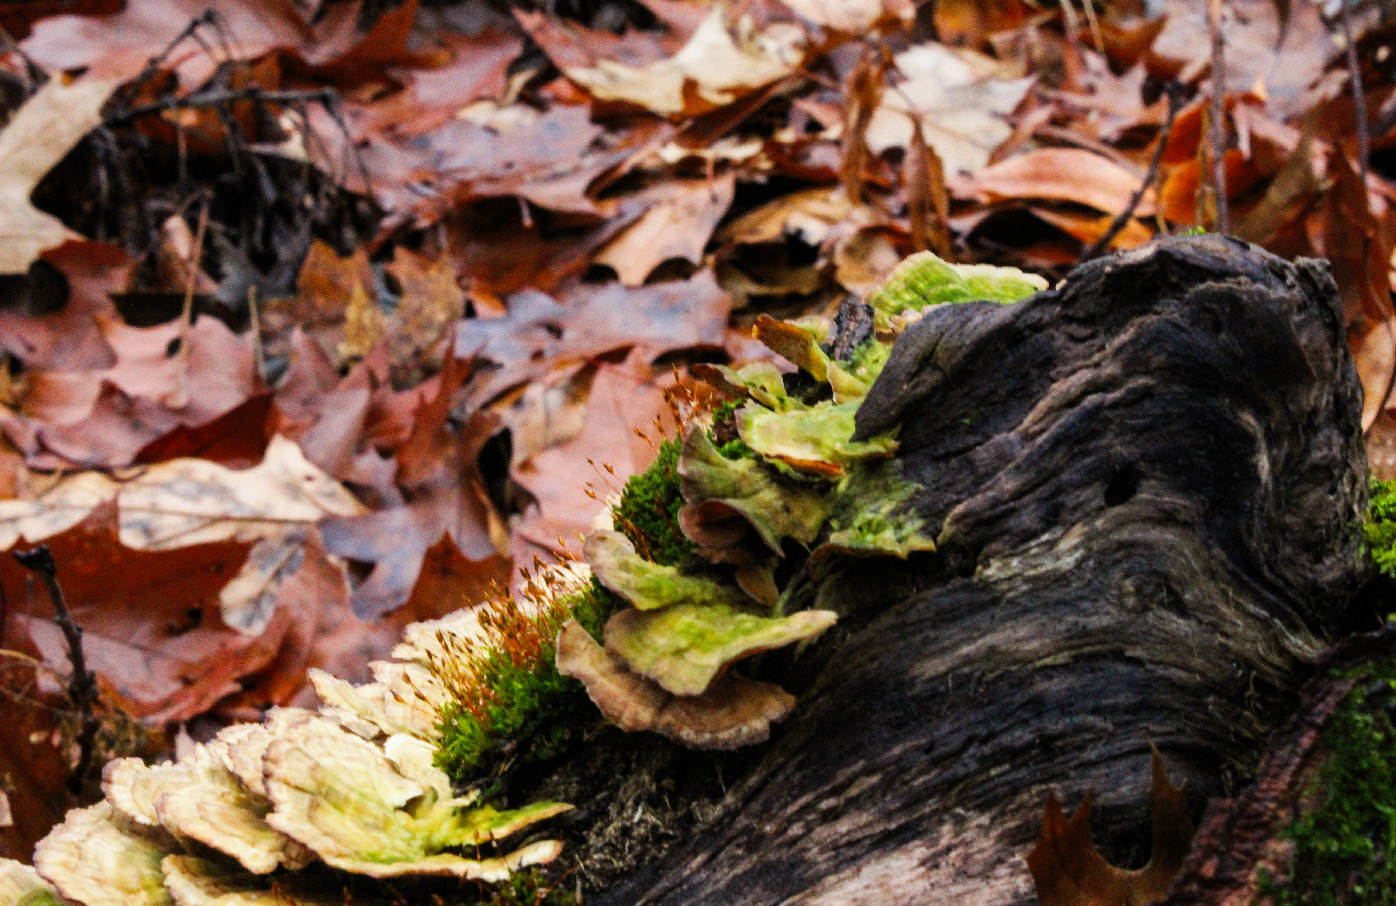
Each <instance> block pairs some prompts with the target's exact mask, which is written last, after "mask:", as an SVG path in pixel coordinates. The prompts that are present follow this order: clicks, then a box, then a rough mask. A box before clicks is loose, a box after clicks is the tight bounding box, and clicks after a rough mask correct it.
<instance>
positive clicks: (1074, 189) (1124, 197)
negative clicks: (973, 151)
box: [949, 148, 1154, 217]
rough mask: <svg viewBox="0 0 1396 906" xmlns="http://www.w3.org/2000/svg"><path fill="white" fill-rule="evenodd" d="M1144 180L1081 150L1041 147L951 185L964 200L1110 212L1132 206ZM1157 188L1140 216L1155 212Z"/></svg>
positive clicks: (1142, 206) (1143, 202) (1146, 197)
mask: <svg viewBox="0 0 1396 906" xmlns="http://www.w3.org/2000/svg"><path fill="white" fill-rule="evenodd" d="M1140 182H1141V180H1140V179H1139V177H1137V176H1134V175H1133V174H1131V173H1130V172H1129V171H1127V170H1125V169H1124V168H1123V167H1121V166H1120V165H1119V164H1117V163H1115V162H1113V161H1111V160H1109V159H1107V158H1105V157H1102V156H1101V155H1099V154H1095V153H1092V152H1090V151H1085V150H1082V149H1080V148H1039V149H1038V150H1036V151H1029V152H1027V153H1026V154H1018V155H1015V156H1014V157H1010V158H1009V159H1008V160H1005V161H1003V162H1001V163H997V164H994V165H993V166H990V167H986V168H985V169H983V170H981V171H980V172H979V173H977V174H976V175H974V176H973V177H962V178H959V179H952V180H950V181H949V184H950V189H951V191H952V192H954V193H955V194H956V195H958V196H960V197H962V198H974V199H977V200H979V201H981V202H993V201H1002V200H1013V199H1025V198H1041V199H1050V200H1054V201H1073V202H1076V203H1077V204H1083V205H1086V206H1087V207H1092V208H1095V209H1096V210H1097V211H1103V212H1105V213H1107V214H1118V213H1120V212H1121V211H1123V210H1125V208H1127V207H1128V206H1129V202H1130V199H1131V198H1133V197H1134V193H1135V192H1136V191H1138V190H1139V184H1140ZM1153 194H1154V193H1153V190H1152V189H1151V190H1149V191H1148V192H1145V193H1144V198H1143V199H1142V200H1141V201H1140V202H1139V205H1138V207H1136V208H1135V214H1136V215H1138V216H1140V217H1148V216H1150V215H1152V214H1153V213H1154V198H1153Z"/></svg>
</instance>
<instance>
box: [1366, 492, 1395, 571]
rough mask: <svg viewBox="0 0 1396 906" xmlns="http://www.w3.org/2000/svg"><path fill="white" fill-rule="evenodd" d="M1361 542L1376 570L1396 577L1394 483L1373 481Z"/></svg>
mask: <svg viewBox="0 0 1396 906" xmlns="http://www.w3.org/2000/svg"><path fill="white" fill-rule="evenodd" d="M1362 540H1363V541H1365V542H1366V544H1367V553H1368V555H1369V556H1370V557H1371V558H1372V562H1373V563H1375V564H1376V565H1377V569H1379V570H1381V571H1382V573H1383V574H1384V575H1387V576H1390V577H1392V578H1396V481H1377V480H1376V479H1375V478H1374V479H1372V493H1371V496H1370V497H1369V498H1368V501H1367V521H1366V522H1365V523H1364V524H1363V526H1362Z"/></svg>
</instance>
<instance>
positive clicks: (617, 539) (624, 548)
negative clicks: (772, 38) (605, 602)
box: [585, 529, 751, 610]
mask: <svg viewBox="0 0 1396 906" xmlns="http://www.w3.org/2000/svg"><path fill="white" fill-rule="evenodd" d="M585 555H586V559H587V563H589V564H590V565H591V568H592V571H593V572H595V573H596V578H597V579H599V580H601V584H602V585H604V586H606V588H608V589H610V591H612V592H614V593H615V594H617V595H619V596H620V597H621V598H623V599H625V600H626V601H628V602H630V603H631V604H633V605H635V606H636V607H638V608H639V609H641V610H654V609H656V608H660V607H667V606H669V605H671V604H677V603H679V602H687V603H689V604H693V605H698V606H704V605H716V606H723V607H744V606H747V605H749V604H750V603H751V602H750V601H749V600H748V599H747V596H746V595H744V594H742V592H740V591H739V590H737V589H735V588H731V587H730V586H726V585H719V584H718V583H716V582H714V581H712V580H711V579H705V578H702V577H699V576H686V575H683V574H682V573H680V572H679V570H678V569H676V568H675V567H672V566H660V565H658V564H655V563H651V562H650V561H649V560H646V559H645V558H644V557H641V556H640V555H639V554H637V553H636V552H635V546H634V545H633V544H631V543H630V539H628V538H626V537H625V536H624V535H622V534H621V533H620V532H608V531H606V530H604V529H597V530H596V531H594V532H592V533H591V534H590V535H588V536H587V540H586V548H585Z"/></svg>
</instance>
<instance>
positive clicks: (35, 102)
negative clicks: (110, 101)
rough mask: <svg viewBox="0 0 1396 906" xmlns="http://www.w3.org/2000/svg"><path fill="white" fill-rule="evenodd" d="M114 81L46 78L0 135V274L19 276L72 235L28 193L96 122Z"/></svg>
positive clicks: (92, 76) (96, 77)
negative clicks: (0, 165) (0, 175)
mask: <svg viewBox="0 0 1396 906" xmlns="http://www.w3.org/2000/svg"><path fill="white" fill-rule="evenodd" d="M118 81H119V80H115V79H112V78H109V77H103V76H100V75H97V74H94V73H89V74H87V75H85V76H83V77H81V78H78V79H75V80H69V79H67V78H66V77H62V76H60V77H57V78H53V79H50V80H49V81H48V83H47V84H45V85H44V86H43V87H42V88H40V89H39V90H38V91H37V92H35V94H34V96H33V97H31V98H29V100H27V101H25V102H24V105H23V106H21V107H20V108H19V110H17V111H16V112H15V113H14V115H13V116H12V117H11V118H10V121H9V123H8V125H6V126H5V128H4V130H3V131H0V160H4V161H5V170H4V179H3V180H0V274H22V273H24V272H25V271H26V270H28V268H29V264H30V262H32V261H33V260H34V259H35V258H37V257H38V256H39V253H40V252H43V251H45V250H47V249H51V248H56V247H57V246H60V245H62V244H63V243H64V242H66V241H68V240H69V239H79V238H81V237H79V236H77V235H76V234H74V233H73V232H72V231H71V230H69V229H68V228H67V227H66V226H64V225H63V223H62V222H61V221H60V220H59V219H58V218H57V217H54V216H53V215H52V214H45V213H44V212H42V211H40V210H39V209H38V208H36V207H34V205H33V204H32V203H31V202H30V201H29V195H30V193H32V192H33V191H34V188H35V187H36V186H38V184H39V181H40V180H41V179H43V178H44V176H45V175H46V174H47V173H48V171H49V170H51V169H52V168H53V167H54V165H55V164H57V163H58V162H59V161H60V160H62V159H63V156H64V155H66V154H67V153H68V152H69V151H70V150H72V148H73V146H74V145H76V144H77V143H78V142H79V141H81V140H82V138H83V136H85V135H87V133H88V132H90V131H91V130H92V129H93V128H95V127H96V126H97V125H98V124H99V123H100V122H101V119H102V118H101V113H100V111H101V108H102V105H103V104H104V103H106V100H107V97H108V96H109V95H110V94H111V93H112V91H113V90H114V89H115V88H116V86H117V84H118Z"/></svg>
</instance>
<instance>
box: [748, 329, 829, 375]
mask: <svg viewBox="0 0 1396 906" xmlns="http://www.w3.org/2000/svg"><path fill="white" fill-rule="evenodd" d="M821 327H823V325H822V324H816V323H813V322H810V321H777V320H776V319H775V318H772V317H771V316H770V315H760V316H759V317H757V319H756V324H755V326H754V327H752V329H751V334H752V336H754V337H755V338H756V339H758V340H760V341H761V342H762V344H764V345H765V347H766V348H767V349H769V350H771V351H772V352H774V353H775V354H776V355H778V356H780V357H781V358H782V359H785V360H786V361H787V362H789V363H791V364H792V365H795V366H796V367H798V368H800V369H802V370H804V371H806V372H808V373H809V374H810V376H811V377H813V378H814V379H815V380H816V381H821V382H827V381H828V380H829V356H828V354H827V353H826V352H825V351H824V350H823V349H821V348H819V344H820V342H821V341H822V340H823V339H824V337H823V331H822V330H821V329H820V328H821Z"/></svg>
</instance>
